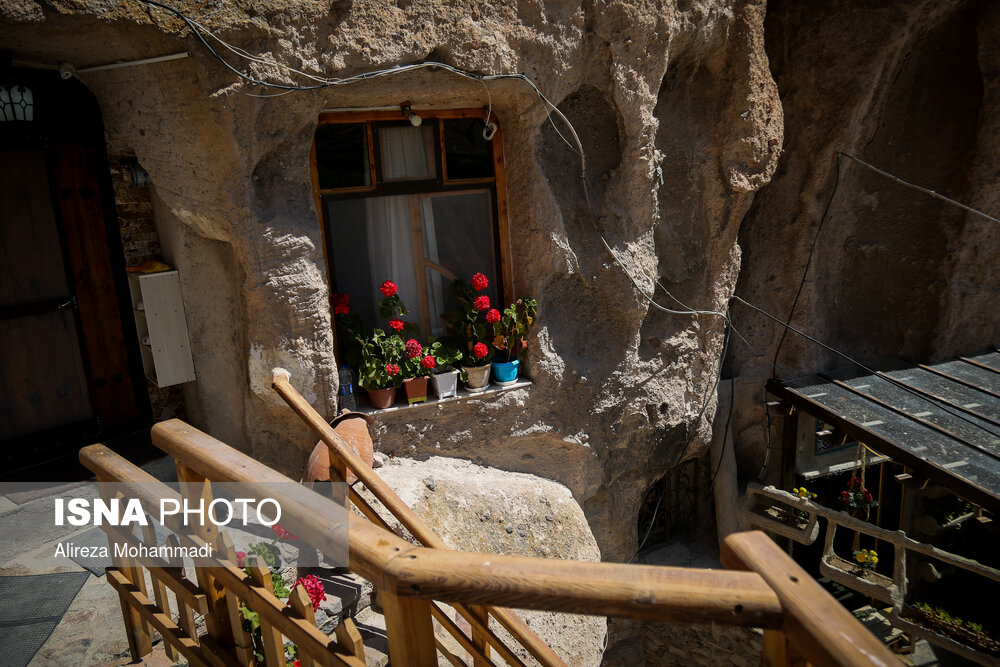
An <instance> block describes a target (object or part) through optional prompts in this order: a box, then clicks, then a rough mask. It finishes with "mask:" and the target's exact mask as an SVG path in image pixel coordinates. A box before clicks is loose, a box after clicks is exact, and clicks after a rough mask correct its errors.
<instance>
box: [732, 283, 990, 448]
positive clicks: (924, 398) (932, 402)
mask: <svg viewBox="0 0 1000 667" xmlns="http://www.w3.org/2000/svg"><path fill="white" fill-rule="evenodd" d="M733 299H734V300H735V301H738V302H740V303H742V304H743V305H745V306H747V307H748V308H751V309H752V310H755V311H757V312H758V313H760V314H761V315H763V316H764V317H766V318H768V319H770V320H772V321H774V322H775V323H777V324H780V325H781V326H783V327H785V328H787V329H788V330H789V331H791V332H792V333H795V334H798V335H799V336H802V337H803V338H805V339H806V340H808V341H810V342H811V343H813V344H815V345H818V346H820V347H822V348H823V349H824V350H827V351H829V352H833V353H834V354H836V355H837V356H839V357H841V358H843V359H844V360H846V361H848V362H849V363H851V364H853V365H855V366H857V367H858V368H860V369H861V370H863V371H865V372H866V373H869V374H871V375H875V374H876V373H877V371H876V370H874V369H872V368H869V367H868V366H866V365H865V364H863V363H861V362H860V361H858V360H857V359H855V358H854V357H852V356H850V355H848V354H847V353H845V352H841V351H840V350H838V349H836V348H835V347H832V346H830V345H827V344H826V343H824V342H823V341H821V340H818V339H816V338H814V337H813V336H810V335H809V334H807V333H805V332H804V331H801V330H800V329H797V328H795V327H793V326H791V325H790V324H786V323H785V322H782V321H781V320H780V319H779V318H778V317H776V316H774V315H772V314H771V313H769V312H767V311H766V310H764V309H762V308H759V307H758V306H755V305H754V304H752V303H750V302H749V301H747V300H746V299H743V298H741V297H739V296H737V295H735V294H734V295H733ZM879 377H880V378H882V379H884V380H886V381H887V382H889V383H891V384H892V385H894V386H896V387H898V388H899V389H902V390H903V391H905V392H907V393H908V394H911V395H913V396H915V397H917V398H919V399H920V400H922V401H924V402H926V403H929V404H930V405H932V406H933V407H935V408H937V409H939V410H942V411H943V412H947V413H948V414H950V415H951V416H953V417H955V418H956V419H960V420H962V421H964V422H967V423H968V424H971V425H972V426H974V427H976V428H978V429H980V430H982V431H985V432H986V433H988V434H990V435H992V436H994V437H1000V432H996V431H993V430H992V429H989V428H987V427H986V426H984V425H982V424H980V423H978V422H976V421H973V420H972V419H969V418H968V417H966V416H965V415H963V414H961V413H960V412H959V411H957V410H952V409H951V408H949V407H948V406H947V405H944V404H942V403H938V402H937V401H935V400H933V399H931V398H928V397H927V396H924V395H923V394H921V393H920V392H918V391H915V390H913V389H911V388H910V387H908V386H906V385H905V384H904V383H902V382H899V381H897V380H895V379H893V378H892V377H890V376H888V375H885V374H881V375H879ZM977 449H981V448H978V447H977ZM982 451H984V452H985V451H986V450H982ZM987 453H988V452H987ZM990 455H991V456H993V457H994V458H996V455H995V454H990Z"/></svg>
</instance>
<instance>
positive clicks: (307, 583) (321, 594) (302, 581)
mask: <svg viewBox="0 0 1000 667" xmlns="http://www.w3.org/2000/svg"><path fill="white" fill-rule="evenodd" d="M300 585H301V586H302V588H304V589H306V593H307V594H308V595H309V599H310V600H312V604H313V611H316V610H317V609H319V603H320V602H322V601H323V600H325V599H326V591H325V590H324V589H323V582H322V581H320V580H319V579H317V578H316V575H314V574H307V575H306V576H304V577H299V578H298V579H296V580H295V585H294V586H292V590H295V589H296V588H298V587H299V586H300Z"/></svg>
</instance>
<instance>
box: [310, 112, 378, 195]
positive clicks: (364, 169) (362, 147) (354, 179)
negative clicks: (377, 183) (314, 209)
mask: <svg viewBox="0 0 1000 667" xmlns="http://www.w3.org/2000/svg"><path fill="white" fill-rule="evenodd" d="M316 170H317V171H318V172H319V187H320V188H321V189H323V190H328V189H331V188H351V187H359V186H364V185H371V183H372V177H371V167H370V165H369V162H368V135H367V133H366V132H365V124H364V123H349V124H333V123H331V124H326V125H320V126H319V127H318V128H316Z"/></svg>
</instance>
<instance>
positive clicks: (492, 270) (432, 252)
mask: <svg viewBox="0 0 1000 667" xmlns="http://www.w3.org/2000/svg"><path fill="white" fill-rule="evenodd" d="M420 213H421V217H422V218H423V220H422V223H423V236H424V256H425V257H426V259H427V260H428V261H429V262H433V263H434V264H437V265H439V266H440V267H441V269H443V271H441V270H437V269H434V268H433V267H428V271H427V274H428V288H427V293H428V294H427V296H428V302H429V305H430V309H431V318H430V319H431V333H432V334H434V335H441V334H442V333H444V324H443V322H442V321H441V320H440V315H441V313H443V312H445V311H447V310H451V309H452V308H455V307H456V306H457V305H458V304H457V303H456V301H455V297H454V294H453V292H452V289H451V276H449V275H448V274H449V273H450V274H452V275H453V276H455V277H457V278H459V279H461V280H464V281H465V282H469V280H471V278H472V275H473V274H474V273H482V274H484V275H485V276H486V277H487V278H488V279H489V281H490V286H489V287H488V288H487V289H486V291H485V292H484V294H486V295H487V296H489V297H490V302H491V303H492V304H493V305H494V306H495V307H497V308H501V307H502V305H503V304H501V303H500V301H499V298H498V296H499V294H500V286H499V285H498V284H497V269H496V266H497V262H496V257H497V252H496V247H495V243H494V234H493V204H492V197H491V196H490V192H489V191H488V190H477V191H474V192H462V193H456V194H442V195H430V196H424V197H423V198H422V201H421V206H420ZM442 275H443V276H444V277H442V278H438V277H436V276H442Z"/></svg>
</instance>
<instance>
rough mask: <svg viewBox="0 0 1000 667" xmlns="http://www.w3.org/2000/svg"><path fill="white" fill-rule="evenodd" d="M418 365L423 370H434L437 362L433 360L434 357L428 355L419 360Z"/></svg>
mask: <svg viewBox="0 0 1000 667" xmlns="http://www.w3.org/2000/svg"><path fill="white" fill-rule="evenodd" d="M420 365H421V366H423V367H424V368H434V367H435V366H436V365H437V362H436V361H435V360H434V357H432V356H431V355H429V354H428V355H427V356H426V357H424V358H423V359H421V360H420Z"/></svg>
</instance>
